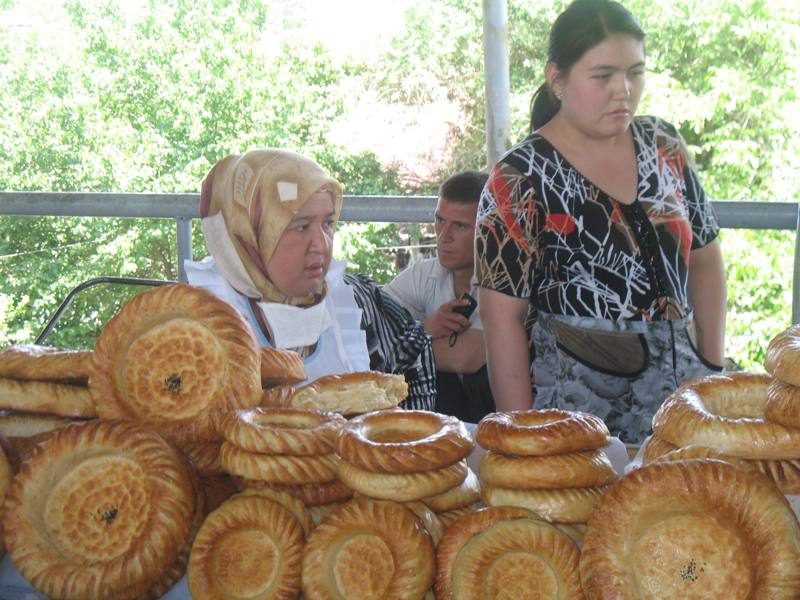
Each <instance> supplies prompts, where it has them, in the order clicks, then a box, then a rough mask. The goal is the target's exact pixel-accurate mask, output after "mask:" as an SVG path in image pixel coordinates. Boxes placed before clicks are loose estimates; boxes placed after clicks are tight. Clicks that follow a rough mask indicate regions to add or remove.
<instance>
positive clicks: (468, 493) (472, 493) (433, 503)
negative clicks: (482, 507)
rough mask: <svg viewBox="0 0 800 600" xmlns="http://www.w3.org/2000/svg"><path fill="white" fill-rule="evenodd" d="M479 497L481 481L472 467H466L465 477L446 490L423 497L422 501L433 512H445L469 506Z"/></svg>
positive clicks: (478, 499)
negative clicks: (459, 482)
mask: <svg viewBox="0 0 800 600" xmlns="http://www.w3.org/2000/svg"><path fill="white" fill-rule="evenodd" d="M480 499H481V482H480V480H479V479H478V477H477V476H476V475H475V473H473V472H472V469H470V468H469V467H467V478H466V479H464V481H462V482H461V485H458V486H456V487H454V488H450V489H449V490H447V491H446V492H442V493H441V494H437V495H436V496H429V497H427V498H423V499H422V502H424V503H425V505H426V506H427V507H428V508H430V509H431V510H432V511H434V512H437V513H439V512H445V511H448V510H453V509H456V508H463V507H465V506H471V505H473V504H475V503H476V502H480Z"/></svg>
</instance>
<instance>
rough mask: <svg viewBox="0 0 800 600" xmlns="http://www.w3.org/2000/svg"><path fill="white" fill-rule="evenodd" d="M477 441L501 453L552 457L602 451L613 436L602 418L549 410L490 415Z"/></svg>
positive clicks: (480, 424) (481, 426)
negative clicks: (585, 451)
mask: <svg viewBox="0 0 800 600" xmlns="http://www.w3.org/2000/svg"><path fill="white" fill-rule="evenodd" d="M475 439H476V441H477V442H478V445H480V446H481V447H483V448H486V449H487V450H493V451H494V452H499V453H501V454H518V455H520V456H548V455H550V454H565V453H567V452H580V451H583V450H596V449H597V448H602V447H603V446H605V445H607V444H608V443H609V439H610V434H609V432H608V427H606V424H605V423H603V420H602V419H600V418H599V417H596V416H594V415H590V414H589V413H583V412H577V411H566V410H559V409H556V408H549V409H545V410H518V411H509V412H496V413H491V414H488V415H486V416H485V417H484V418H483V419H481V422H480V423H478V429H477V431H476V434H475Z"/></svg>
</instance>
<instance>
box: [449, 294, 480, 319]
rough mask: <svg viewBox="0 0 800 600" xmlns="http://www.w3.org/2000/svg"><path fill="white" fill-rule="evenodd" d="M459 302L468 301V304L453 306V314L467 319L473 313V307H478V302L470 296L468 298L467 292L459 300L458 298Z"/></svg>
mask: <svg viewBox="0 0 800 600" xmlns="http://www.w3.org/2000/svg"><path fill="white" fill-rule="evenodd" d="M459 300H468V301H469V304H465V305H463V306H455V307H453V312H454V313H457V314H459V315H463V316H464V317H466V318H467V319H469V318H470V316H472V313H473V312H475V307H477V306H478V301H477V300H475V298H473V297H472V296H470V294H469V292H464V293H463V294H462V295H461V298H459Z"/></svg>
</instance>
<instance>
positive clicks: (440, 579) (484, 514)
mask: <svg viewBox="0 0 800 600" xmlns="http://www.w3.org/2000/svg"><path fill="white" fill-rule="evenodd" d="M531 516H534V515H533V513H532V512H531V511H529V510H527V509H525V508H519V507H516V506H489V507H486V508H481V509H478V510H471V511H467V512H465V514H464V516H462V517H460V518H458V519H456V520H455V521H453V523H451V524H450V525H449V526H448V527H447V529H446V530H445V532H444V534H443V535H442V539H441V541H440V542H439V546H438V547H437V548H436V581H435V583H434V586H433V587H434V591H435V592H436V600H452V598H453V585H452V579H453V577H452V574H453V563H454V562H455V559H456V556H457V555H458V553H459V552H460V551H461V549H462V548H463V547H464V546H465V545H466V543H467V542H468V541H469V540H471V539H472V538H473V537H474V536H475V535H477V534H478V533H480V532H481V531H484V530H485V529H487V528H489V527H491V526H492V525H494V524H495V523H497V522H499V521H503V520H505V519H516V518H520V517H531Z"/></svg>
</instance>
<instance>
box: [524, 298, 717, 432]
mask: <svg viewBox="0 0 800 600" xmlns="http://www.w3.org/2000/svg"><path fill="white" fill-rule="evenodd" d="M692 327H693V322H692V319H691V315H690V316H688V317H685V318H681V319H672V320H665V321H650V322H646V321H620V322H615V321H608V320H600V319H594V318H590V317H565V316H563V315H554V314H550V313H543V312H539V314H538V315H537V319H536V322H535V323H534V326H533V332H532V341H533V348H534V350H535V359H534V361H533V376H534V380H535V382H536V399H535V402H534V407H535V408H538V409H542V408H561V409H564V410H580V411H584V412H589V413H592V414H594V415H597V416H598V417H600V418H602V419H603V420H604V421H605V423H606V425H608V428H609V430H610V431H611V435H616V436H618V437H619V438H620V439H621V440H622V441H623V442H626V443H634V444H638V443H641V442H642V441H643V440H644V439H645V438H646V437H647V436H648V435H649V433H650V429H651V421H652V418H653V414H654V413H655V412H656V411H657V410H658V407H659V406H661V403H662V402H663V401H664V400H665V399H666V397H667V396H669V395H670V394H671V393H672V392H673V391H675V389H676V388H677V387H678V386H679V385H680V384H681V383H683V382H684V381H686V380H688V379H692V378H694V377H699V376H702V375H708V374H711V373H715V372H719V371H720V370H721V368H720V367H717V366H714V365H711V364H710V363H708V362H706V361H705V360H704V359H703V358H702V357H701V356H700V355H699V354H698V352H697V350H696V349H695V346H694V344H693V342H692V337H693V336H691V335H690V333H691V331H690V330H691V329H692Z"/></svg>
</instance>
